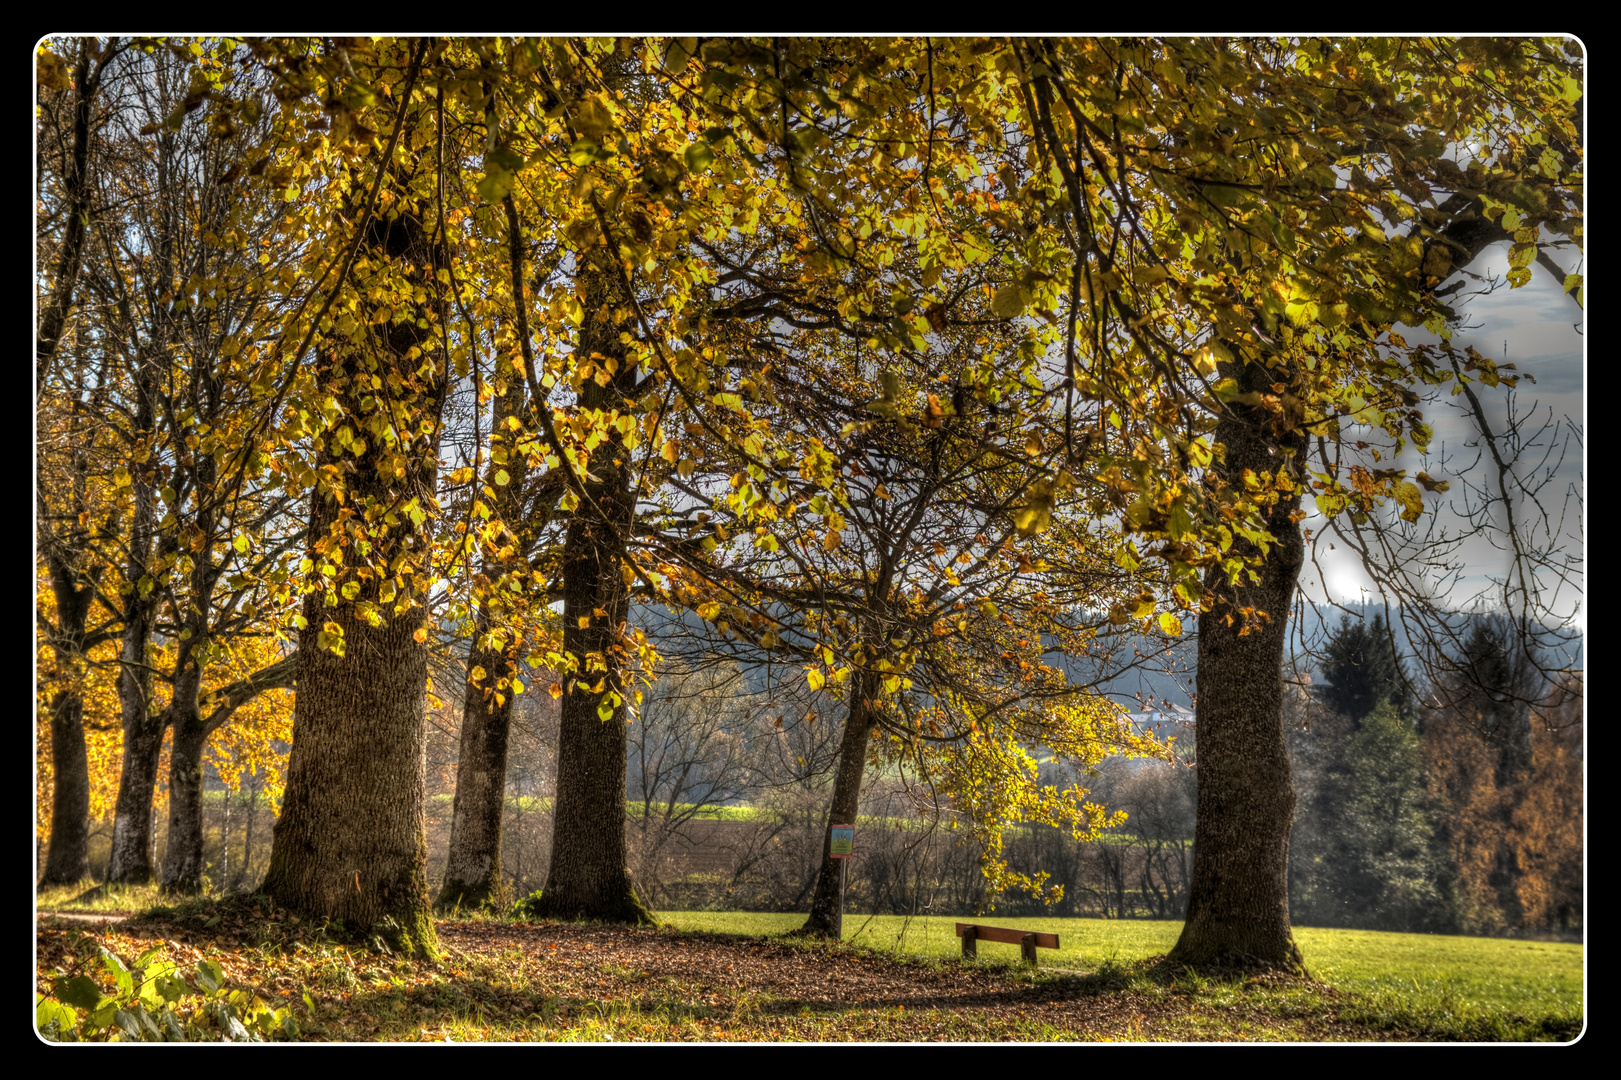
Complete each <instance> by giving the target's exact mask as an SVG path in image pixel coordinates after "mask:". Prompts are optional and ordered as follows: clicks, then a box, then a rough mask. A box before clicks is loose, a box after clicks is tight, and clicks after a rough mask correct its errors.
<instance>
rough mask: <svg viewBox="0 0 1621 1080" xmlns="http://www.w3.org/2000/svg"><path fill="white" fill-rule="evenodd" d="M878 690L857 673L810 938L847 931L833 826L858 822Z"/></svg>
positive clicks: (870, 678) (871, 678) (806, 931)
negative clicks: (871, 701) (871, 700)
mask: <svg viewBox="0 0 1621 1080" xmlns="http://www.w3.org/2000/svg"><path fill="white" fill-rule="evenodd" d="M877 692H878V680H877V676H876V675H875V674H874V673H872V672H867V671H863V672H861V673H860V674H858V675H857V676H856V678H855V680H854V682H853V684H852V686H851V689H850V712H849V716H848V717H847V718H846V720H845V723H844V738H843V739H841V740H840V742H839V769H838V772H837V773H835V774H834V777H833V804H832V805H831V806H830V807H828V817H827V827H826V828H825V829H824V830H823V834H822V868H821V871H820V872H819V873H818V874H817V875H816V891H815V892H813V893H812V894H811V906H810V915H809V916H807V917H806V919H805V925H804V926H801V927H800V928H799V930H798V931H797V933H799V934H802V935H805V936H807V937H826V938H832V939H834V940H835V941H837V940H839V939H840V938H841V937H842V935H843V933H844V923H843V917H842V916H843V912H844V905H843V902H842V898H841V897H840V896H839V889H840V886H841V884H842V879H841V877H840V874H839V863H840V862H841V860H839V859H835V858H833V855H832V851H833V826H834V825H854V824H855V822H856V811H857V810H858V809H859V808H860V805H861V781H862V779H863V778H864V777H865V776H866V774H867V742H868V740H869V739H870V738H871V737H872V729H873V720H872V716H871V714H870V713H869V711H868V708H867V700H868V699H869V698H871V697H873V696H875V695H876V694H877ZM857 842H858V843H859V842H860V841H859V840H858V841H857Z"/></svg>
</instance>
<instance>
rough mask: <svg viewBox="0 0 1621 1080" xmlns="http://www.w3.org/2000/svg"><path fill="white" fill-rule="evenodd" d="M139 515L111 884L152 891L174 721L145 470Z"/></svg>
mask: <svg viewBox="0 0 1621 1080" xmlns="http://www.w3.org/2000/svg"><path fill="white" fill-rule="evenodd" d="M153 351H154V350H153V349H152V348H151V347H148V348H146V349H144V350H143V355H142V357H141V362H140V365H139V367H138V368H137V369H136V392H137V393H138V394H139V399H138V400H137V402H136V407H135V430H134V435H135V437H136V438H150V436H151V432H152V428H153V421H154V418H155V412H156V403H155V401H154V398H155V397H156V394H157V387H156V385H155V382H156V378H157V372H156V369H157V363H156V357H155V356H154V355H153ZM130 498H131V500H132V501H133V503H134V515H133V518H134V519H133V521H132V527H131V529H130V545H129V565H128V569H127V570H126V577H125V580H127V581H128V582H130V583H131V584H134V585H136V586H137V587H136V588H134V589H132V590H131V591H130V593H129V595H128V597H127V598H126V600H125V610H124V634H123V639H122V641H121V642H120V643H119V650H120V652H119V659H120V660H121V661H122V665H121V666H120V667H119V669H118V707H119V711H120V713H121V714H122V719H123V726H124V760H123V763H122V768H121V770H120V771H119V774H118V801H117V803H116V804H115V805H114V809H113V846H112V852H111V854H110V855H109V857H108V865H107V881H108V883H109V884H114V885H145V884H147V883H149V882H150V881H151V880H152V798H153V794H154V792H155V791H156V790H157V780H158V758H159V756H160V755H161V754H162V751H163V732H164V729H165V728H166V727H167V726H168V721H169V718H168V716H167V715H164V713H163V711H162V710H158V709H154V708H153V705H152V671H151V669H150V668H149V667H147V660H148V656H147V645H148V644H149V643H150V641H151V638H152V623H153V620H154V617H155V616H156V614H157V602H158V590H157V589H156V588H153V589H152V590H151V591H150V592H148V593H147V594H146V595H144V596H143V595H142V594H141V589H140V587H139V583H140V582H141V581H143V580H145V579H146V576H147V566H148V560H149V559H150V558H151V555H152V542H153V533H154V532H155V530H156V524H157V523H156V520H155V519H156V516H157V515H156V507H155V502H156V496H155V494H154V492H153V490H152V483H151V479H150V478H149V476H148V474H147V473H146V470H144V469H140V468H137V469H136V470H135V473H134V476H133V478H132V483H131V486H130Z"/></svg>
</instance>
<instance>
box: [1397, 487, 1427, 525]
mask: <svg viewBox="0 0 1621 1080" xmlns="http://www.w3.org/2000/svg"><path fill="white" fill-rule="evenodd" d="M1396 501H1397V502H1399V503H1401V506H1402V511H1401V519H1402V520H1403V521H1417V520H1418V518H1419V515H1420V514H1422V513H1424V493H1423V492H1421V491H1419V490H1418V485H1417V484H1415V483H1412V482H1411V481H1405V482H1403V483H1402V484H1400V485H1399V486H1397V488H1396Z"/></svg>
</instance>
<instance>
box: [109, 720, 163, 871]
mask: <svg viewBox="0 0 1621 1080" xmlns="http://www.w3.org/2000/svg"><path fill="white" fill-rule="evenodd" d="M168 719H169V717H168V713H167V712H166V711H165V712H162V713H160V714H159V715H158V716H156V717H148V716H140V717H137V718H136V721H135V723H134V724H131V725H127V726H126V727H125V728H124V760H123V771H122V772H120V773H119V775H118V802H117V804H116V808H115V809H114V812H113V848H112V854H111V855H110V856H109V861H108V864H107V881H108V883H109V884H113V885H145V884H147V883H148V882H150V881H151V880H152V869H153V868H152V802H153V798H154V796H155V794H156V792H157V786H158V759H159V758H160V757H161V756H162V754H163V732H164V729H165V727H166V726H167V724H168ZM171 772H172V768H171Z"/></svg>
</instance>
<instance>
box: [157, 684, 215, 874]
mask: <svg viewBox="0 0 1621 1080" xmlns="http://www.w3.org/2000/svg"><path fill="white" fill-rule="evenodd" d="M173 720H174V745H173V747H171V748H170V750H169V844H168V846H167V848H165V850H164V853H163V874H162V878H161V880H162V882H163V891H164V892H165V893H173V894H177V895H190V894H193V893H199V892H201V891H202V889H203V748H204V747H205V746H207V745H208V734H209V733H208V728H207V727H206V726H205V725H204V723H203V721H202V717H200V716H198V715H197V711H196V709H194V708H193V709H186V710H183V711H181V712H179V713H177V714H175V715H174V716H173Z"/></svg>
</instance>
